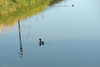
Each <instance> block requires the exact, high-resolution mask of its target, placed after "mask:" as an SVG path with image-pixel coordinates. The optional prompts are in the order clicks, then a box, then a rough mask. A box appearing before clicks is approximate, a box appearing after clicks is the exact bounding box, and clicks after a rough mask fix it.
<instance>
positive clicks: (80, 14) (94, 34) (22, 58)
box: [0, 0, 100, 67]
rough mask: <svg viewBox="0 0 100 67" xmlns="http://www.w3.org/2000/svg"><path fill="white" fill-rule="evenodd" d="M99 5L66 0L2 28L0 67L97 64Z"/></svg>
mask: <svg viewBox="0 0 100 67" xmlns="http://www.w3.org/2000/svg"><path fill="white" fill-rule="evenodd" d="M72 4H74V5H75V7H72V6H71V5H72ZM64 5H66V7H65V6H64ZM99 6H100V5H99V0H95V1H94V0H92V1H90V0H88V1H87V0H80V1H76V0H66V1H62V2H60V3H58V4H55V5H53V6H48V7H47V8H46V9H45V10H44V11H43V12H40V13H39V14H37V15H35V16H32V17H29V18H27V19H24V20H20V21H19V23H20V30H19V25H18V22H16V23H15V24H14V25H13V26H7V27H6V29H5V28H2V29H1V35H0V67H100V9H99ZM19 32H20V34H19ZM39 38H41V39H42V41H44V42H45V43H44V45H41V46H39Z"/></svg>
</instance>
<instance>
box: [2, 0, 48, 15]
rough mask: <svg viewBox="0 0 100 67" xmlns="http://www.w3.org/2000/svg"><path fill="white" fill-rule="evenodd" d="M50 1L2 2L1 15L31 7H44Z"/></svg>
mask: <svg viewBox="0 0 100 67" xmlns="http://www.w3.org/2000/svg"><path fill="white" fill-rule="evenodd" d="M49 1H50V0H0V14H5V13H10V12H15V11H17V10H18V9H19V8H22V7H26V6H29V5H33V6H34V5H36V4H38V5H42V4H45V3H47V2H49Z"/></svg>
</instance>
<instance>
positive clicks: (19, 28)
mask: <svg viewBox="0 0 100 67" xmlns="http://www.w3.org/2000/svg"><path fill="white" fill-rule="evenodd" d="M18 32H19V45H20V52H19V54H20V57H22V56H23V48H22V40H21V27H20V20H18Z"/></svg>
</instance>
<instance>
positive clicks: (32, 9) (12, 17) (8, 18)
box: [0, 0, 62, 27]
mask: <svg viewBox="0 0 100 67" xmlns="http://www.w3.org/2000/svg"><path fill="white" fill-rule="evenodd" d="M0 1H1V0H0ZM10 1H11V0H10ZM30 1H31V0H30ZM60 1H62V0H40V1H38V2H36V3H35V4H32V3H31V5H27V6H23V7H15V6H14V8H13V7H12V8H9V9H8V8H5V10H4V9H1V10H2V11H1V12H4V11H5V14H1V15H0V25H1V26H5V27H6V26H9V25H10V26H12V25H14V23H16V22H17V21H18V20H23V19H27V18H28V17H31V16H34V15H36V14H38V13H40V12H41V11H42V12H43V11H44V10H45V8H46V7H47V6H48V5H54V4H56V3H59V2H60ZM2 2H4V1H3V0H2ZM0 3H1V2H0ZM7 9H8V10H9V11H6V10H7ZM11 9H12V10H11ZM13 10H16V11H13Z"/></svg>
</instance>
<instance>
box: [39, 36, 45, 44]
mask: <svg viewBox="0 0 100 67" xmlns="http://www.w3.org/2000/svg"><path fill="white" fill-rule="evenodd" d="M41 45H44V41H42V40H41V38H40V39H39V46H41Z"/></svg>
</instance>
